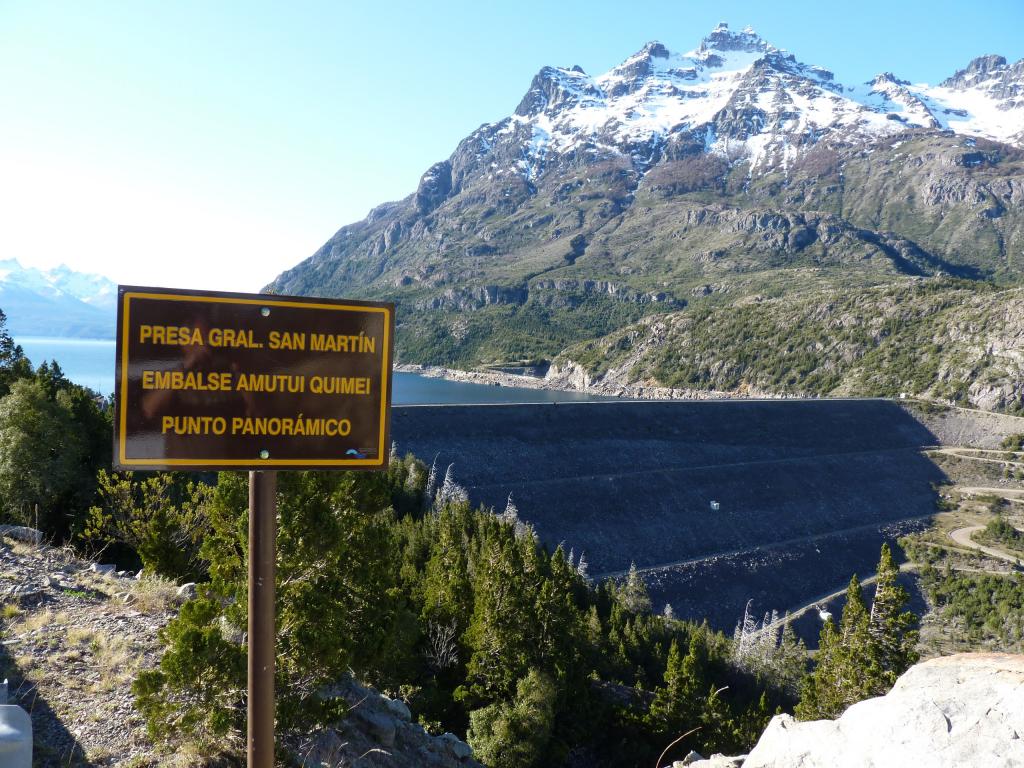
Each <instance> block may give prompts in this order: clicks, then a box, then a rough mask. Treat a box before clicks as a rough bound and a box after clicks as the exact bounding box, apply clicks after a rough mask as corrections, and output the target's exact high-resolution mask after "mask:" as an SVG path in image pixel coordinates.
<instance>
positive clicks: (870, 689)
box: [796, 575, 881, 720]
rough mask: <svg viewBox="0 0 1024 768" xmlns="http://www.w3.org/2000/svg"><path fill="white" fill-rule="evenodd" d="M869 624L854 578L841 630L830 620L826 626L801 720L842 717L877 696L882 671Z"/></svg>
mask: <svg viewBox="0 0 1024 768" xmlns="http://www.w3.org/2000/svg"><path fill="white" fill-rule="evenodd" d="M868 621H869V619H868V609H867V606H866V605H865V604H864V598H863V596H862V595H861V586H860V580H859V579H858V578H857V576H856V575H854V576H853V578H852V579H850V585H849V586H848V587H847V589H846V605H844V606H843V614H842V618H841V619H840V622H839V629H838V630H836V629H835V627H834V625H833V624H832V621H831V619H826V620H825V623H824V625H823V626H822V629H821V635H820V638H819V641H818V655H817V666H816V668H815V670H814V673H813V674H812V675H811V676H810V677H809V678H808V679H807V681H806V682H805V685H804V687H803V691H802V695H801V699H800V704H799V705H798V706H797V709H796V715H797V717H799V718H801V719H804V720H816V719H822V718H834V717H838V716H839V715H841V714H842V713H843V711H844V710H845V709H846V708H847V707H849V706H850V705H851V704H854V703H856V702H858V701H861V700H863V699H866V698H868V697H869V696H873V695H875V691H877V690H878V687H879V685H880V681H881V668H880V666H879V663H878V651H877V647H876V645H875V643H874V642H873V640H872V637H871V633H870V632H869V630H868Z"/></svg>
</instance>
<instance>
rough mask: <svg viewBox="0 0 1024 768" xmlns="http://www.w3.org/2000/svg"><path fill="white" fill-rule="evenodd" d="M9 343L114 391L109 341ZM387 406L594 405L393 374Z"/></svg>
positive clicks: (85, 382) (569, 396) (576, 395)
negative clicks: (392, 386) (556, 403)
mask: <svg viewBox="0 0 1024 768" xmlns="http://www.w3.org/2000/svg"><path fill="white" fill-rule="evenodd" d="M15 341H16V342H17V343H18V344H20V345H21V346H22V349H24V350H25V355H26V356H27V357H28V359H29V360H31V361H32V365H33V366H34V367H38V366H39V364H40V363H42V362H43V361H45V360H56V361H57V363H58V364H59V365H60V367H61V370H63V371H64V375H65V376H67V377H68V378H69V379H70V380H71V381H73V382H75V383H76V384H81V385H82V386H85V387H89V388H90V389H93V390H95V391H96V392H99V393H100V394H103V395H110V394H112V393H113V391H114V341H113V340H112V339H69V338H54V337H41V336H20V337H18V338H17V339H15ZM393 385H394V392H393V393H392V402H393V403H394V404H395V405H444V404H456V403H461V404H483V403H554V402H585V401H589V400H595V399H600V398H595V397H594V396H593V395H588V394H585V393H582V392H558V391H553V390H544V389H520V388H516V387H495V386H487V385H484V384H470V383H467V382H462V381H448V380H446V379H436V378H430V377H427V376H420V375H419V374H415V373H395V374H394V381H393Z"/></svg>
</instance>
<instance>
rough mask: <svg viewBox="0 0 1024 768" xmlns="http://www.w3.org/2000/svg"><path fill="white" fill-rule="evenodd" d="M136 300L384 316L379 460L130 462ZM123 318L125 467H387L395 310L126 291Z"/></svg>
mask: <svg viewBox="0 0 1024 768" xmlns="http://www.w3.org/2000/svg"><path fill="white" fill-rule="evenodd" d="M132 299H158V300H160V301H200V302H206V303H211V304H258V305H260V306H261V307H266V306H271V307H298V308H300V309H333V310H348V311H356V312H376V313H380V314H383V315H384V339H383V344H382V348H381V393H380V430H379V432H380V445H379V447H378V450H377V459H376V460H375V459H272V458H268V459H261V458H260V457H259V456H256V457H254V458H252V459H215V458H210V459H130V458H128V457H127V455H126V454H125V443H126V437H127V432H128V403H127V399H126V397H125V393H126V392H127V391H128V342H129V341H130V337H129V335H128V321H129V316H130V314H131V300H132ZM120 301H121V306H122V308H123V316H122V322H121V328H120V329H119V332H120V334H121V342H122V343H121V361H120V362H121V381H120V385H121V387H120V390H121V392H120V394H121V397H120V402H119V403H118V404H117V405H118V440H117V444H118V445H117V448H118V460H119V463H120V464H122V465H132V466H144V465H147V466H167V467H214V466H216V467H228V466H233V467H243V466H244V467H255V468H260V467H268V468H272V467H283V466H295V467H352V466H364V467H384V466H386V465H387V456H386V455H385V453H384V441H385V438H386V434H385V433H386V432H387V429H386V425H387V409H388V395H389V392H388V365H389V364H390V362H391V360H390V354H389V352H390V349H391V347H390V342H391V338H390V333H391V310H390V309H389V308H388V307H375V306H366V305H362V304H320V303H313V302H305V301H286V300H282V299H272V298H265V299H245V298H241V297H237V296H202V295H195V294H186V293H145V292H141V291H126V292H125V293H123V294H121V296H120Z"/></svg>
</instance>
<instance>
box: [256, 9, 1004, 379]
mask: <svg viewBox="0 0 1024 768" xmlns="http://www.w3.org/2000/svg"><path fill="white" fill-rule="evenodd" d="M1022 93H1024V61H1022V62H1018V63H1016V64H1013V65H1010V64H1008V63H1007V62H1006V61H1005V59H1003V58H1002V57H999V56H994V55H990V56H982V57H980V58H978V59H975V60H974V61H973V62H971V63H970V64H969V65H968V66H967V67H965V68H964V69H962V70H960V71H958V72H956V73H955V74H954V75H952V76H951V77H950V78H948V79H947V80H945V81H943V82H942V83H941V84H939V85H938V86H929V85H914V84H910V83H908V82H906V81H903V80H901V79H900V78H899V77H898V76H896V75H893V74H890V73H885V74H883V75H879V76H878V77H877V78H875V79H874V80H873V81H872V82H871V83H868V84H865V85H862V86H846V85H842V84H840V83H838V82H837V81H836V78H835V76H834V75H833V74H832V73H831V72H829V71H828V70H826V69H824V68H822V67H817V66H812V65H807V64H804V63H802V62H800V61H799V60H798V59H797V58H796V57H795V56H794V55H793V54H790V53H788V52H787V51H785V50H783V49H780V48H777V47H775V46H774V45H772V44H770V43H768V42H767V41H765V40H763V39H762V38H760V37H759V36H758V35H757V34H756V33H754V32H753V31H752V30H750V29H747V30H744V31H742V32H734V31H732V30H730V29H729V28H728V27H727V26H726V25H724V24H723V25H719V26H718V27H716V28H715V29H714V30H713V31H712V32H711V33H710V34H709V35H708V36H707V37H705V38H704V40H703V41H701V42H700V44H699V45H698V46H697V47H696V48H695V49H693V50H691V51H689V52H687V53H684V54H678V53H673V52H672V51H670V50H669V49H668V48H667V47H666V46H664V45H663V44H661V43H656V42H655V43H649V44H648V45H646V46H644V47H643V48H642V49H641V50H640V51H638V52H637V53H636V54H634V55H633V56H631V57H629V58H628V59H627V60H626V61H624V62H623V63H622V64H621V65H619V66H617V67H615V68H613V69H612V70H610V71H609V72H607V73H605V74H603V75H599V76H596V77H595V76H591V75H588V74H587V73H585V72H583V71H582V69H581V68H579V67H569V68H559V67H544V68H543V69H541V70H540V72H539V73H538V74H537V75H536V76H535V77H534V79H533V81H532V83H531V84H530V87H529V89H528V90H527V93H526V94H525V96H524V97H523V98H522V100H521V101H520V103H519V104H518V106H517V107H516V109H515V110H514V112H513V113H512V114H511V115H510V116H509V117H507V118H505V119H503V120H500V121H497V122H494V123H488V124H485V125H483V126H481V127H480V128H479V129H477V130H476V131H474V132H473V133H472V134H470V135H469V136H468V137H466V138H465V139H464V140H462V141H461V142H460V143H459V145H458V146H457V147H456V149H455V151H454V152H453V153H452V155H451V156H450V157H449V158H448V159H446V160H443V161H441V162H438V163H436V164H434V165H433V166H432V167H431V168H430V169H428V170H427V172H426V173H425V174H424V175H423V177H422V179H421V181H420V184H419V187H418V189H417V190H416V191H415V192H414V193H413V194H411V195H410V196H409V197H407V198H406V199H404V200H401V201H398V202H393V203H386V204H384V205H381V206H379V207H377V208H375V209H374V210H373V211H371V212H370V214H369V215H368V216H367V218H366V219H365V220H363V221H361V222H357V223H354V224H351V225H348V226H346V227H343V228H342V229H341V230H339V231H338V233H337V234H336V235H335V236H334V237H332V238H331V239H330V240H329V241H328V242H327V243H326V244H325V245H324V246H323V248H321V249H320V250H319V251H318V252H317V253H316V254H314V255H313V256H312V257H311V258H309V259H307V260H306V261H304V262H302V263H301V264H299V265H297V266H296V267H294V268H293V269H291V270H289V271H287V272H285V273H283V274H282V275H280V276H279V277H278V278H277V279H276V280H275V281H274V282H273V283H272V284H271V285H270V286H269V290H272V291H275V292H280V293H292V294H304V295H307V294H308V295H350V296H363V297H368V298H383V299H388V300H393V301H396V302H397V303H398V305H399V316H398V321H399V333H398V347H397V348H398V354H399V358H400V359H401V360H402V361H403V362H408V363H428V364H435V365H447V366H459V367H476V366H480V365H506V364H515V363H523V362H536V361H539V360H550V359H552V358H553V357H555V356H556V355H558V354H559V353H562V352H563V351H564V350H566V349H567V348H568V347H570V346H572V345H573V344H576V343H579V342H581V341H586V340H590V339H595V338H598V337H601V336H604V335H606V334H608V333H614V332H616V331H618V330H621V329H622V328H624V327H627V326H629V325H630V324H632V323H634V322H636V321H638V320H641V319H642V318H645V317H650V316H652V315H660V314H666V313H673V312H689V311H691V310H693V309H696V308H698V307H702V306H704V305H705V304H707V305H718V304H721V303H723V302H724V303H730V302H735V301H742V300H746V299H747V298H749V297H753V296H758V295H760V296H782V295H787V294H789V293H791V292H797V293H799V294H807V293H809V292H815V291H822V290H843V291H866V290H869V289H871V288H872V287H873V286H878V285H884V284H889V283H892V282H894V281H900V280H903V279H905V278H906V277H938V278H941V279H947V278H949V277H955V278H960V279H966V280H970V281H982V280H988V281H996V282H1000V283H1003V284H1016V283H1017V282H1019V281H1020V280H1021V279H1024V260H1022V259H1024V257H1022V254H1024V149H1022V147H1024V135H1022V134H1021V126H1024V97H1022Z"/></svg>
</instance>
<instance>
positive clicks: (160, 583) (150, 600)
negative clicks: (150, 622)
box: [128, 574, 178, 613]
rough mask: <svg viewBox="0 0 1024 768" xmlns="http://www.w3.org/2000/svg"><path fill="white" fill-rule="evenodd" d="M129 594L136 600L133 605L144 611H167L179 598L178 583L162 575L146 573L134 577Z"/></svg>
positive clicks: (129, 587)
mask: <svg viewBox="0 0 1024 768" xmlns="http://www.w3.org/2000/svg"><path fill="white" fill-rule="evenodd" d="M128 594H130V595H131V596H132V597H133V598H134V600H133V602H132V605H133V606H134V607H135V608H137V609H138V610H140V611H142V612H143V613H166V612H167V611H168V610H170V609H171V608H172V607H173V606H174V604H175V602H176V601H177V598H178V585H177V584H175V583H174V582H173V581H171V580H170V579H165V578H163V577H162V576H156V575H145V574H143V576H142V578H141V579H132V580H131V584H130V585H129V586H128Z"/></svg>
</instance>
